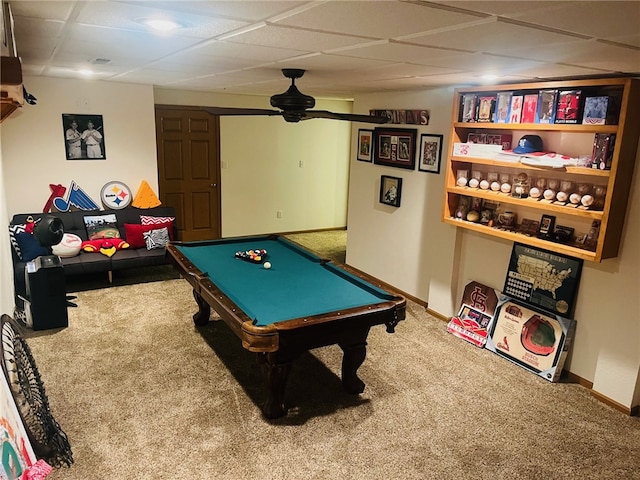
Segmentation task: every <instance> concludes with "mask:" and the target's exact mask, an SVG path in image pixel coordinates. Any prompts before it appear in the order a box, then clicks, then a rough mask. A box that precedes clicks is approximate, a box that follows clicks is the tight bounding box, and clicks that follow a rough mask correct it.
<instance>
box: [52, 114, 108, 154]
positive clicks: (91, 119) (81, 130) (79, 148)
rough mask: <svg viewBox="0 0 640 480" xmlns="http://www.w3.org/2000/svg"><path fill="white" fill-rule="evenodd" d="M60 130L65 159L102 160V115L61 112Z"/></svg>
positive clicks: (103, 146)
mask: <svg viewBox="0 0 640 480" xmlns="http://www.w3.org/2000/svg"><path fill="white" fill-rule="evenodd" d="M62 131H63V135H64V137H63V138H64V148H65V151H66V154H67V160H104V159H106V158H107V153H106V148H105V143H104V123H103V121H102V115H80V114H72V113H63V114H62Z"/></svg>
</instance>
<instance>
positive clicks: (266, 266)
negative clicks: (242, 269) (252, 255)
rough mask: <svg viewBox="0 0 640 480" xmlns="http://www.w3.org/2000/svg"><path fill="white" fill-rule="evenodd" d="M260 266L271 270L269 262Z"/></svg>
mask: <svg viewBox="0 0 640 480" xmlns="http://www.w3.org/2000/svg"><path fill="white" fill-rule="evenodd" d="M262 266H263V267H264V268H265V269H267V270H269V269H270V268H271V263H270V262H264V263H263V264H262Z"/></svg>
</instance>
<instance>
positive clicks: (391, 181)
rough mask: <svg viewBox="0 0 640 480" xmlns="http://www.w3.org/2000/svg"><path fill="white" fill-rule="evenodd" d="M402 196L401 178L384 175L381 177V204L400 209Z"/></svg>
mask: <svg viewBox="0 0 640 480" xmlns="http://www.w3.org/2000/svg"><path fill="white" fill-rule="evenodd" d="M401 195H402V179H401V178H399V177H390V176H388V175H382V176H381V177H380V203H384V204H385V205H391V206H392V207H399V206H400V197H401Z"/></svg>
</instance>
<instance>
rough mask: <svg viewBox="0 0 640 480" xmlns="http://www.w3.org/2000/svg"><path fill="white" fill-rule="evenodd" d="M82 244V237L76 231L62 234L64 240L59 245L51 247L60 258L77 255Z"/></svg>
mask: <svg viewBox="0 0 640 480" xmlns="http://www.w3.org/2000/svg"><path fill="white" fill-rule="evenodd" d="M81 245H82V239H81V238H80V237H79V236H78V235H76V234H74V233H65V234H64V235H62V240H61V241H60V243H58V244H57V245H54V246H53V247H51V250H52V252H51V253H53V254H54V255H57V256H59V257H60V258H70V257H75V256H76V255H78V254H79V253H80V246H81Z"/></svg>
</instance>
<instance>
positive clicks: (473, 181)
mask: <svg viewBox="0 0 640 480" xmlns="http://www.w3.org/2000/svg"><path fill="white" fill-rule="evenodd" d="M478 185H480V181H479V180H478V179H477V178H472V179H471V180H469V186H470V187H471V188H478Z"/></svg>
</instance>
